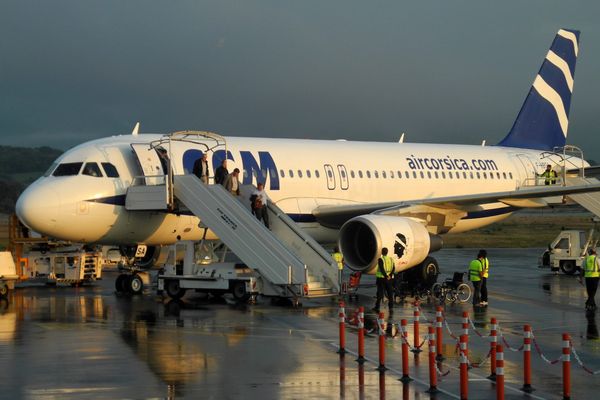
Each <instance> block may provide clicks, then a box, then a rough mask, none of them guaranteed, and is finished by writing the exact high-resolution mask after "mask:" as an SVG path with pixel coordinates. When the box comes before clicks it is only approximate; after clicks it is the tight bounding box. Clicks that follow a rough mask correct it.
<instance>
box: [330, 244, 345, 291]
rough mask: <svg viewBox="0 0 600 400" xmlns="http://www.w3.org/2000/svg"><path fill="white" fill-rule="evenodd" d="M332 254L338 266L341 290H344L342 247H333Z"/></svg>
mask: <svg viewBox="0 0 600 400" xmlns="http://www.w3.org/2000/svg"><path fill="white" fill-rule="evenodd" d="M332 256H333V259H334V260H335V262H336V264H337V267H338V283H339V285H340V292H341V291H342V271H343V269H344V256H342V253H340V249H339V248H338V247H336V248H335V249H333V254H332Z"/></svg>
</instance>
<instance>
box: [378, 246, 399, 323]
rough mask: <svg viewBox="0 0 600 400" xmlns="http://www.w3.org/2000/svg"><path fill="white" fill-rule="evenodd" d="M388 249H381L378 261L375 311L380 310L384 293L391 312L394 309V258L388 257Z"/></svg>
mask: <svg viewBox="0 0 600 400" xmlns="http://www.w3.org/2000/svg"><path fill="white" fill-rule="evenodd" d="M387 254H388V249H387V247H384V248H382V249H381V257H380V258H379V260H378V261H377V272H375V278H376V282H377V302H376V303H375V307H373V311H375V312H379V304H380V303H381V300H383V296H384V294H385V295H386V296H387V298H388V308H389V310H390V313H391V312H392V311H393V309H394V260H393V259H392V257H388V255H387Z"/></svg>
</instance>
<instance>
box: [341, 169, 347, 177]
mask: <svg viewBox="0 0 600 400" xmlns="http://www.w3.org/2000/svg"><path fill="white" fill-rule="evenodd" d="M340 175H341V176H342V178H344V179H345V178H346V171H344V170H341V171H340Z"/></svg>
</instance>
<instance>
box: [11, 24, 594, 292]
mask: <svg viewBox="0 0 600 400" xmlns="http://www.w3.org/2000/svg"><path fill="white" fill-rule="evenodd" d="M579 35H580V33H579V31H576V30H569V29H560V30H559V31H558V33H557V35H556V37H555V38H554V41H553V42H552V45H551V47H550V50H549V52H548V53H547V55H546V57H545V59H544V61H543V64H542V66H541V69H540V70H539V72H538V74H537V75H536V77H535V80H534V82H533V85H532V86H531V89H530V91H529V93H528V95H527V97H526V99H525V102H524V104H523V106H522V108H521V110H520V112H519V114H518V116H517V118H516V120H515V122H514V125H513V127H512V129H511V130H510V132H509V133H508V134H507V135H506V136H505V137H504V138H503V139H502V140H501V141H500V142H499V143H498V144H497V145H494V146H489V145H453V144H442V145H440V144H422V143H407V142H405V141H404V140H400V141H399V142H394V143H391V142H359V141H347V140H303V139H280V138H256V137H222V136H219V135H216V134H211V133H204V134H193V133H191V132H187V133H186V132H182V133H178V134H172V135H162V134H139V132H138V131H139V125H136V127H135V128H134V131H133V132H132V134H130V135H121V136H112V137H107V138H102V139H97V140H93V141H90V142H86V143H83V144H81V145H78V146H76V147H74V148H73V149H71V150H69V151H67V152H65V153H64V154H63V155H61V156H60V157H59V158H58V159H57V160H56V161H55V162H54V163H53V164H52V166H51V167H50V168H49V169H48V171H47V172H46V173H45V174H44V176H43V177H41V178H39V179H38V180H37V181H35V182H34V183H32V184H31V185H30V186H29V187H28V188H27V189H26V190H25V191H24V192H23V193H22V195H21V196H20V197H19V199H18V201H17V204H16V211H17V215H18V217H19V219H20V220H21V221H22V222H23V223H24V224H25V225H26V226H28V227H29V228H30V229H32V230H34V231H37V232H40V233H43V234H45V235H47V236H49V237H54V238H58V239H63V240H68V241H73V242H80V243H95V244H110V245H115V244H117V245H121V246H123V248H124V249H135V248H136V246H138V245H145V246H147V248H148V252H147V253H146V255H145V257H144V260H145V261H143V262H148V263H153V262H154V261H155V260H156V257H157V255H158V254H159V253H160V248H161V246H162V245H168V244H172V243H175V242H177V241H179V240H200V239H201V238H202V235H203V233H204V231H203V229H201V228H200V227H199V222H200V221H199V219H198V218H197V217H196V216H194V215H186V214H185V213H182V212H179V211H178V210H177V209H175V210H173V209H170V210H160V211H128V210H127V209H126V207H125V200H126V193H127V189H128V188H129V187H130V186H131V185H136V184H140V179H141V180H142V181H145V183H146V184H150V183H152V181H153V180H156V179H161V178H160V177H154V178H153V176H154V175H162V176H163V178H162V179H164V175H165V174H168V173H169V171H167V168H171V173H172V174H174V175H177V174H190V173H192V169H193V165H194V162H195V161H196V160H197V159H199V158H200V157H201V156H202V154H204V153H207V155H208V159H209V163H210V164H211V171H214V168H216V167H217V166H219V165H220V164H221V161H222V160H223V159H227V160H228V168H229V171H232V170H233V169H234V168H239V169H240V170H241V171H242V174H241V176H242V181H243V182H242V183H243V184H256V183H258V182H263V183H265V188H266V190H267V193H268V195H269V196H270V198H271V200H272V201H273V202H274V203H276V204H277V206H279V207H280V208H281V209H282V210H283V211H284V212H285V213H286V214H288V215H289V216H290V217H291V218H292V219H293V220H294V221H296V222H297V223H298V224H299V225H300V226H301V227H302V228H303V229H305V230H306V231H307V232H309V233H310V234H311V235H312V236H313V237H314V238H315V239H316V240H317V241H318V242H320V243H326V244H333V243H336V242H337V243H338V245H339V247H340V249H341V251H342V253H343V254H344V259H345V262H346V264H347V265H348V266H349V267H350V268H351V269H352V270H355V271H363V272H365V273H374V272H375V269H376V264H377V260H378V258H379V257H380V255H381V249H382V248H383V247H387V248H388V249H390V250H392V251H390V253H393V259H394V263H395V269H396V271H397V272H399V271H405V270H410V271H413V272H412V273H413V274H416V276H417V277H421V278H422V279H424V280H428V279H430V278H431V277H432V276H433V275H437V273H438V272H439V267H438V264H437V261H436V260H435V259H434V258H433V257H431V256H430V254H431V253H432V252H434V251H436V250H438V249H439V248H441V247H442V245H443V243H442V237H443V235H446V234H452V233H458V232H464V231H467V230H472V229H477V228H480V227H483V226H486V225H489V224H492V223H494V222H497V221H500V220H503V219H505V218H507V217H508V216H510V215H511V214H512V213H513V212H515V211H516V210H518V209H521V208H530V207H545V206H548V205H550V204H553V203H562V202H564V201H565V199H569V200H572V199H571V198H570V197H569V195H571V196H574V195H576V194H579V193H589V192H596V191H600V183H598V181H585V182H578V183H577V184H567V182H566V180H565V177H566V175H567V173H570V172H572V171H583V170H584V169H585V168H587V167H590V165H589V163H588V162H586V161H585V160H584V159H583V154H582V153H577V148H575V147H572V146H571V147H570V146H566V137H567V129H568V123H569V109H570V102H571V95H572V90H573V77H574V72H575V63H576V59H577V55H578V52H579ZM483 144H485V143H483ZM165 152H166V154H167V157H168V164H169V165H170V167H166V166H165V165H164V164H166V163H164V162H161V157H163V158H164V156H163V154H165ZM547 165H552V166H553V168H554V169H555V170H557V171H558V172H559V178H558V183H557V184H554V185H544V183H545V182H544V179H543V178H540V177H539V175H540V174H542V172H543V171H544V170H545V168H546V166H547ZM140 177H142V178H140ZM142 183H143V182H142Z"/></svg>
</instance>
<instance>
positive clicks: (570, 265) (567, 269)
mask: <svg viewBox="0 0 600 400" xmlns="http://www.w3.org/2000/svg"><path fill="white" fill-rule="evenodd" d="M560 269H562V272H564V273H565V274H567V275H573V274H574V273H575V272H576V271H577V265H575V261H564V262H563V263H562V264H561V265H560Z"/></svg>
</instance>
